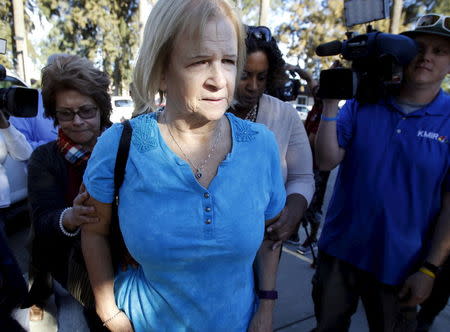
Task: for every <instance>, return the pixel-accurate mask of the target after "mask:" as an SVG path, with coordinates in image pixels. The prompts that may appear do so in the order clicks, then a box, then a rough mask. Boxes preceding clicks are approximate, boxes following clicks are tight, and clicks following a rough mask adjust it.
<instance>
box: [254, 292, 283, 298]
mask: <svg viewBox="0 0 450 332" xmlns="http://www.w3.org/2000/svg"><path fill="white" fill-rule="evenodd" d="M256 294H257V295H258V298H259V299H260V300H276V299H278V292H277V291H276V290H271V291H264V290H258V291H257V292H256Z"/></svg>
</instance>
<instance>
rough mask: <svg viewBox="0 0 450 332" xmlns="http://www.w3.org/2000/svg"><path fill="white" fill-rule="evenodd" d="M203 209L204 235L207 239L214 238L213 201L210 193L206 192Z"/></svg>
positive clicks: (203, 198)
mask: <svg viewBox="0 0 450 332" xmlns="http://www.w3.org/2000/svg"><path fill="white" fill-rule="evenodd" d="M202 201H203V202H202V203H203V204H202V208H203V234H204V236H205V239H213V238H214V228H215V227H214V223H213V221H214V218H213V199H212V196H211V194H210V193H209V192H204V193H203V197H202Z"/></svg>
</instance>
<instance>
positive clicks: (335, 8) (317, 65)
mask: <svg viewBox="0 0 450 332" xmlns="http://www.w3.org/2000/svg"><path fill="white" fill-rule="evenodd" d="M285 3H286V4H285V5H286V6H288V8H289V11H290V12H291V15H290V19H289V20H288V21H287V22H286V23H283V24H281V25H280V26H278V27H277V28H276V29H275V34H276V36H277V39H278V40H279V42H281V43H284V44H286V45H287V48H288V52H287V54H285V55H286V56H287V57H294V58H297V61H298V62H300V63H305V64H306V68H308V69H310V70H312V71H313V73H314V76H315V77H317V76H318V74H319V71H320V69H322V68H327V67H329V66H330V65H331V63H332V62H333V61H334V60H337V59H338V57H324V58H320V57H317V56H316V55H315V49H316V47H317V46H318V45H320V44H321V43H325V42H328V41H332V40H335V39H338V40H344V39H345V38H346V37H345V32H346V31H347V28H346V27H345V22H344V8H343V4H344V1H343V0H324V1H318V0H304V1H295V0H287V1H285ZM429 12H435V13H442V14H446V15H450V2H449V1H441V0H404V6H403V13H402V25H401V27H400V31H406V30H408V29H411V28H412V27H413V23H414V22H415V20H416V19H417V17H418V16H420V15H422V14H425V13H429ZM373 26H374V28H375V29H377V30H380V31H385V32H387V31H388V30H389V19H385V20H380V21H376V22H374V23H373ZM365 29H366V26H365V25H357V26H354V27H352V28H351V31H355V32H359V33H365Z"/></svg>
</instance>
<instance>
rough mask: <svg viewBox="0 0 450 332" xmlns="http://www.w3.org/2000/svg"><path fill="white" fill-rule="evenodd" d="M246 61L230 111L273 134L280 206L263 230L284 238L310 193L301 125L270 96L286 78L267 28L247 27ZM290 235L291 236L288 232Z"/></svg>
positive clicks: (289, 107) (310, 177) (286, 106)
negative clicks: (281, 184)
mask: <svg viewBox="0 0 450 332" xmlns="http://www.w3.org/2000/svg"><path fill="white" fill-rule="evenodd" d="M245 43H246V46H247V63H246V64H245V67H244V72H243V74H242V76H241V79H240V81H239V82H238V86H237V89H236V95H235V102H234V103H233V105H232V107H231V108H230V111H231V112H232V113H233V114H235V115H236V116H238V117H240V118H242V119H246V120H249V121H252V122H258V123H262V124H265V125H266V126H267V127H268V128H269V129H270V130H271V131H272V132H273V133H274V134H275V137H276V140H277V143H278V148H279V152H280V159H281V167H282V171H283V178H284V182H285V187H286V194H287V201H286V208H285V209H284V210H283V213H282V215H281V217H280V219H279V220H278V222H277V223H275V224H274V225H272V226H271V227H270V228H269V229H268V231H269V233H271V234H272V235H271V238H272V239H276V240H278V241H280V240H281V241H284V240H287V239H288V238H289V236H290V235H291V234H292V233H293V232H295V230H296V229H298V228H297V226H298V223H299V222H300V219H301V218H302V216H303V213H304V211H305V210H306V207H307V206H308V203H309V202H310V201H311V198H312V196H313V193H314V177H313V172H312V155H311V148H310V146H309V142H308V137H307V135H306V131H305V128H304V126H303V123H302V121H301V120H300V118H299V116H298V115H297V112H296V111H295V109H294V108H293V107H292V105H290V104H288V103H285V102H282V101H281V100H279V99H277V98H274V97H272V95H276V94H277V91H279V89H280V88H282V87H283V86H284V84H285V82H286V80H287V75H286V69H291V67H286V66H285V62H284V60H283V57H282V54H281V52H280V50H279V49H278V46H277V43H276V41H275V39H274V38H273V37H272V36H271V33H270V30H269V29H268V28H267V27H264V26H259V27H254V26H248V27H247V38H246V40H245ZM294 235H295V234H294Z"/></svg>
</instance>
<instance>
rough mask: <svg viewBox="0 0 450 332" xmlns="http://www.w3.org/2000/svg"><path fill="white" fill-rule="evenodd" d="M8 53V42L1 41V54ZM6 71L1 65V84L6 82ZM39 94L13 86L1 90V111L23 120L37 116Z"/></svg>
mask: <svg viewBox="0 0 450 332" xmlns="http://www.w3.org/2000/svg"><path fill="white" fill-rule="evenodd" d="M5 53H6V41H5V40H4V39H0V54H5ZM6 78H7V77H6V69H5V67H3V66H2V65H0V83H1V82H4V81H6ZM38 98H39V92H38V90H36V89H29V88H24V87H16V86H11V87H8V88H0V111H1V112H4V113H6V114H5V115H6V116H7V117H9V116H10V115H12V116H16V117H22V118H30V117H33V116H36V114H37V109H38Z"/></svg>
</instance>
